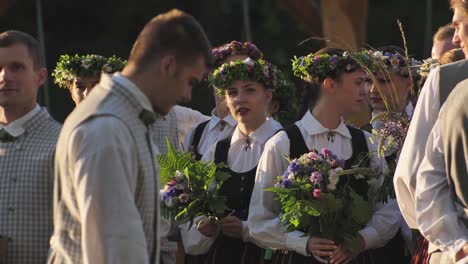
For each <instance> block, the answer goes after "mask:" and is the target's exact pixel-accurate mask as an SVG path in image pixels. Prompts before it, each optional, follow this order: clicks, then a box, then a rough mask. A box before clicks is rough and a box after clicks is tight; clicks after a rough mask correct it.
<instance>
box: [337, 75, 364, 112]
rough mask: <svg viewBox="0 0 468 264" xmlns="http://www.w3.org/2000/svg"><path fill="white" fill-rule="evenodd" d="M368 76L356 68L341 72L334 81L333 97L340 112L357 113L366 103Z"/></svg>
mask: <svg viewBox="0 0 468 264" xmlns="http://www.w3.org/2000/svg"><path fill="white" fill-rule="evenodd" d="M369 84H370V78H369V76H368V75H367V74H366V72H364V71H362V70H357V71H354V72H352V73H343V74H342V75H341V77H340V79H339V80H337V81H335V85H336V89H335V95H334V96H335V97H336V103H337V106H338V109H339V111H340V114H342V115H343V114H352V113H359V112H360V111H361V109H362V108H363V106H364V105H365V104H366V89H368V88H366V87H368V86H369Z"/></svg>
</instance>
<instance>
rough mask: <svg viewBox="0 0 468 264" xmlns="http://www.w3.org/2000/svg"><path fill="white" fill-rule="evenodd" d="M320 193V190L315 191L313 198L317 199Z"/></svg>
mask: <svg viewBox="0 0 468 264" xmlns="http://www.w3.org/2000/svg"><path fill="white" fill-rule="evenodd" d="M320 193H322V191H321V190H320V189H315V190H314V192H313V193H312V195H313V196H314V197H315V198H319V197H320Z"/></svg>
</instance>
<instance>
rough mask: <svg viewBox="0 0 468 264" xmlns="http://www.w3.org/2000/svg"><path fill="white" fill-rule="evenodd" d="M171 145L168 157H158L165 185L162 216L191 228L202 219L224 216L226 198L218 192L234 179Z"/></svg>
mask: <svg viewBox="0 0 468 264" xmlns="http://www.w3.org/2000/svg"><path fill="white" fill-rule="evenodd" d="M167 144H168V153H167V154H162V155H159V156H158V161H159V165H160V175H161V182H164V183H165V185H164V187H163V189H162V190H161V193H160V194H161V200H162V215H163V216H164V217H166V218H172V217H175V220H177V221H178V222H179V223H180V224H184V223H188V222H190V225H192V223H193V221H194V219H195V218H196V217H198V216H208V217H217V216H219V215H222V214H223V213H224V211H225V210H226V209H227V207H226V204H225V202H226V198H225V197H224V196H219V195H218V190H219V188H220V187H221V185H222V184H223V183H224V182H225V181H226V180H227V179H228V178H229V177H230V175H229V174H227V173H224V172H220V171H219V169H220V168H222V167H223V166H224V165H222V164H218V165H217V164H214V162H203V161H197V160H195V158H194V157H193V155H192V154H191V153H189V152H182V153H178V152H177V151H176V150H175V149H174V147H173V146H172V145H171V144H170V143H169V141H168V142H167Z"/></svg>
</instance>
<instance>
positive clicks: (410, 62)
mask: <svg viewBox="0 0 468 264" xmlns="http://www.w3.org/2000/svg"><path fill="white" fill-rule="evenodd" d="M370 54H371V55H372V57H373V58H374V60H375V64H376V66H377V69H376V70H377V71H389V72H391V73H396V74H398V75H402V76H408V75H409V74H410V72H409V71H411V74H413V75H414V74H417V73H418V69H419V67H420V66H421V64H422V63H421V62H420V61H418V60H416V59H414V58H408V59H406V57H405V56H403V55H401V54H399V53H391V52H384V53H382V52H381V51H371V52H370Z"/></svg>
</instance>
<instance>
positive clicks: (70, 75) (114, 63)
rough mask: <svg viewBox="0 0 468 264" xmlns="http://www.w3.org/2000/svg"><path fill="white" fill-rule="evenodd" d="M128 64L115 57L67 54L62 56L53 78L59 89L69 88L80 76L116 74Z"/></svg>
mask: <svg viewBox="0 0 468 264" xmlns="http://www.w3.org/2000/svg"><path fill="white" fill-rule="evenodd" d="M126 63H127V61H126V60H122V59H120V58H118V57H117V56H115V55H113V56H112V57H110V58H106V57H103V56H101V55H95V54H86V55H78V54H75V55H74V56H70V55H68V54H65V55H60V58H59V61H58V62H57V66H56V67H55V70H54V72H53V73H52V76H53V77H54V82H55V83H56V84H57V85H58V86H59V87H61V88H67V84H69V83H70V82H71V81H73V79H75V78H76V77H78V76H79V77H94V76H96V77H99V76H100V75H101V73H114V72H116V71H121V70H122V69H123V67H124V66H125V64H126Z"/></svg>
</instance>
